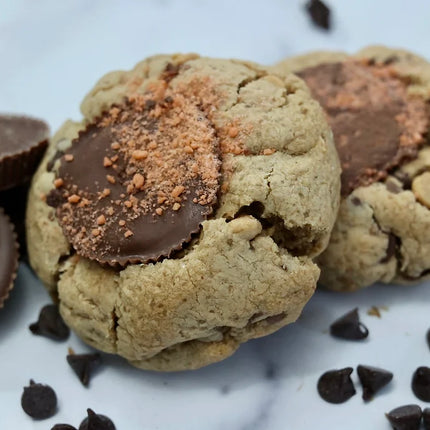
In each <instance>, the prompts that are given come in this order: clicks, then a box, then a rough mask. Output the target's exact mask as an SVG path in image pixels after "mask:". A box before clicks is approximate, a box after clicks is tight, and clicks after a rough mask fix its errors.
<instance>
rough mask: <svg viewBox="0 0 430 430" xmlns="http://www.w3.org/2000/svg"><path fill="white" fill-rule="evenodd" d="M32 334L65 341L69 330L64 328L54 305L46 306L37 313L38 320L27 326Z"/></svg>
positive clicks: (64, 325)
mask: <svg viewBox="0 0 430 430" xmlns="http://www.w3.org/2000/svg"><path fill="white" fill-rule="evenodd" d="M29 328H30V330H31V332H32V333H33V334H37V335H39V336H45V337H47V338H49V339H53V340H59V341H62V340H66V339H67V338H68V337H69V335H70V329H69V327H67V326H66V324H65V323H64V321H63V318H61V315H60V313H59V312H58V307H57V306H56V305H46V306H44V307H43V308H42V309H41V311H40V313H39V320H38V321H37V322H35V323H33V324H31V325H30V326H29Z"/></svg>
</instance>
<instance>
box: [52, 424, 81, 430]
mask: <svg viewBox="0 0 430 430" xmlns="http://www.w3.org/2000/svg"><path fill="white" fill-rule="evenodd" d="M51 430H77V429H76V427H73V426H71V425H70V424H55V426H54V427H52V428H51Z"/></svg>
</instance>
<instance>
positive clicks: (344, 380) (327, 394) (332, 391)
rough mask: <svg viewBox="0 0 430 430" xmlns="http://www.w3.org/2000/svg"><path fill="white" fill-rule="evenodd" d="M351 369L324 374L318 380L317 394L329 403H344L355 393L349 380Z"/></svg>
mask: <svg viewBox="0 0 430 430" xmlns="http://www.w3.org/2000/svg"><path fill="white" fill-rule="evenodd" d="M352 371H353V369H352V367H346V368H345V369H340V370H330V371H328V372H326V373H324V374H323V375H322V376H321V377H320V379H319V380H318V385H317V389H318V393H319V395H320V396H321V397H322V398H323V399H324V400H325V401H326V402H329V403H344V402H346V401H347V400H349V399H350V398H351V397H352V396H353V395H354V394H355V393H356V391H355V388H354V384H353V383H352V380H351V377H350V375H351V373H352Z"/></svg>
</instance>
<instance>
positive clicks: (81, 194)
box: [27, 55, 340, 371]
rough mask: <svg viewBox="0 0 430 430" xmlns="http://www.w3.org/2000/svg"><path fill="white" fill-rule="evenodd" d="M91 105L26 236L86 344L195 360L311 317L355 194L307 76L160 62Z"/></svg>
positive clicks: (69, 137)
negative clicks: (343, 193) (327, 257)
mask: <svg viewBox="0 0 430 430" xmlns="http://www.w3.org/2000/svg"><path fill="white" fill-rule="evenodd" d="M81 110H82V112H83V114H84V119H83V121H82V123H72V122H67V123H66V124H65V125H64V126H63V127H62V128H61V129H60V131H59V132H58V133H57V134H56V136H54V138H53V140H52V144H51V145H50V147H49V149H48V152H47V155H46V157H45V159H44V160H43V162H42V164H41V166H40V168H39V170H38V172H37V173H36V176H35V179H34V182H33V185H32V188H31V191H30V197H29V209H28V216H27V232H28V243H29V251H30V252H29V255H30V262H31V264H32V266H33V267H34V269H35V270H36V272H37V273H38V275H39V276H40V277H41V279H42V280H43V281H44V282H45V284H46V285H47V287H48V289H49V290H50V292H51V294H52V295H53V296H56V297H58V300H59V306H60V312H61V315H62V316H63V318H64V320H65V322H66V323H67V324H68V325H69V326H70V327H71V328H72V329H73V330H75V331H76V333H77V334H78V335H79V336H80V337H81V338H82V339H83V340H84V341H85V342H87V343H88V344H90V345H92V346H93V347H96V348H98V349H101V350H103V351H107V352H111V353H116V354H119V355H121V356H122V357H125V358H126V359H127V360H128V361H129V362H131V363H132V364H133V365H135V366H138V367H140V368H144V369H154V370H163V371H172V370H184V369H195V368H198V367H202V366H205V365H208V364H210V363H214V362H216V361H220V360H222V359H224V358H226V357H228V356H229V355H231V354H232V353H233V352H234V351H235V350H236V349H237V348H238V347H239V346H240V344H241V343H243V342H246V341H247V340H249V339H252V338H256V337H260V336H264V335H267V334H270V333H273V332H274V331H276V330H278V329H279V328H280V327H282V326H285V325H287V324H289V323H292V322H293V321H295V320H296V319H297V318H298V316H299V315H300V313H301V310H302V308H303V306H304V304H305V303H306V302H307V300H308V299H309V298H310V297H311V295H312V294H313V292H314V290H315V288H316V280H317V278H318V275H319V269H318V267H317V266H316V265H315V264H314V262H313V258H314V257H315V256H317V255H318V254H320V253H321V252H322V250H323V249H324V247H325V246H326V244H327V241H328V237H329V235H330V232H331V229H332V226H333V223H334V219H335V217H336V211H337V207H338V201H339V190H340V167H339V163H338V159H337V155H336V152H335V148H334V145H333V141H332V134H331V132H330V129H329V127H328V124H327V122H326V120H325V117H324V113H323V111H322V109H321V108H320V106H319V105H318V103H317V102H316V101H314V100H312V99H311V97H310V94H309V92H308V90H307V88H306V86H305V85H304V83H303V82H302V81H301V80H300V79H299V78H297V77H295V76H293V75H283V74H273V73H271V72H269V71H268V70H267V69H265V68H263V67H261V66H258V65H255V64H250V63H243V62H241V61H236V60H221V59H210V58H200V57H198V56H196V55H188V56H183V55H172V56H157V57H151V58H149V59H147V60H145V61H143V62H142V63H140V64H138V65H137V66H136V67H135V68H134V69H133V70H131V71H129V72H113V73H110V74H108V75H107V76H105V77H103V78H102V79H101V80H100V82H99V83H98V84H97V85H96V87H95V88H94V89H93V90H92V91H91V92H90V93H89V94H88V96H87V97H86V98H85V99H84V101H83V103H82V106H81ZM286 196H288V198H286Z"/></svg>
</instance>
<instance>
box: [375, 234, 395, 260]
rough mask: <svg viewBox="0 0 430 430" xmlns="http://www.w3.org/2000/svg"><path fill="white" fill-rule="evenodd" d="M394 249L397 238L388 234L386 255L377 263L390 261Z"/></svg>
mask: <svg viewBox="0 0 430 430" xmlns="http://www.w3.org/2000/svg"><path fill="white" fill-rule="evenodd" d="M396 249H397V238H396V236H395V235H394V234H391V233H389V234H388V245H387V251H386V254H385V256H384V257H383V258H381V259H380V260H379V262H380V263H381V264H385V263H388V262H389V261H390V260H391V257H393V256H394V255H395V254H396Z"/></svg>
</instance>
